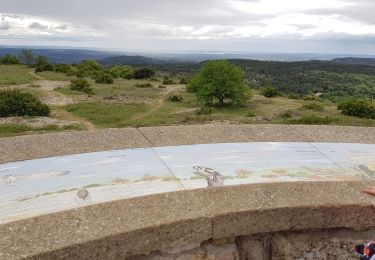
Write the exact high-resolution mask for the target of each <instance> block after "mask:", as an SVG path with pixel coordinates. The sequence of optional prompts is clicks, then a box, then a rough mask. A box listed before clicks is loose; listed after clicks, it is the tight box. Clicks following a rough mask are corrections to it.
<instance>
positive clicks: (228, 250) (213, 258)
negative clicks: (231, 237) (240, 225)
mask: <svg viewBox="0 0 375 260" xmlns="http://www.w3.org/2000/svg"><path fill="white" fill-rule="evenodd" d="M203 248H204V249H205V250H206V253H207V255H206V258H205V259H207V260H239V253H238V249H237V246H236V244H235V243H231V244H226V245H220V246H217V245H212V244H208V245H204V246H203Z"/></svg>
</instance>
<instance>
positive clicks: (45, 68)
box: [35, 64, 54, 72]
mask: <svg viewBox="0 0 375 260" xmlns="http://www.w3.org/2000/svg"><path fill="white" fill-rule="evenodd" d="M43 71H54V67H53V65H51V64H45V65H43V66H39V67H37V68H36V69H35V72H43Z"/></svg>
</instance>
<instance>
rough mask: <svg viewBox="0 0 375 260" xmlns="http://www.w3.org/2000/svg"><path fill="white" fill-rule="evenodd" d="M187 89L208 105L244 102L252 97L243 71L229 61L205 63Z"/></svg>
mask: <svg viewBox="0 0 375 260" xmlns="http://www.w3.org/2000/svg"><path fill="white" fill-rule="evenodd" d="M187 89H188V91H189V92H193V93H196V94H197V96H198V98H199V99H200V100H201V101H203V102H204V103H205V104H207V105H213V104H215V103H217V104H219V105H221V106H222V105H224V104H225V103H229V104H231V103H234V104H244V103H245V102H246V101H247V100H248V98H249V97H250V88H249V86H248V85H247V84H246V83H245V81H244V73H243V71H242V70H241V69H240V68H239V67H237V66H235V65H233V64H231V63H230V62H228V61H210V62H207V63H205V64H204V65H203V67H202V68H201V70H200V71H199V73H198V75H196V76H195V77H194V78H193V79H192V80H191V81H190V83H189V84H188V85H187Z"/></svg>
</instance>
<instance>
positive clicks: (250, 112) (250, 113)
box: [246, 111, 257, 117]
mask: <svg viewBox="0 0 375 260" xmlns="http://www.w3.org/2000/svg"><path fill="white" fill-rule="evenodd" d="M246 116H247V117H256V116H257V115H256V114H255V113H254V112H253V111H249V112H247V114H246Z"/></svg>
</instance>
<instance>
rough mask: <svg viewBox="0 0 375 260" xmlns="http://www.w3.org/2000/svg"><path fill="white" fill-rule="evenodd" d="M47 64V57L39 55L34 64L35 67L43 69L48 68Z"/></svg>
mask: <svg viewBox="0 0 375 260" xmlns="http://www.w3.org/2000/svg"><path fill="white" fill-rule="evenodd" d="M47 64H48V58H47V57H46V56H41V55H39V56H37V57H36V58H35V63H34V65H35V67H37V68H42V67H44V66H46V65H47Z"/></svg>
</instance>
